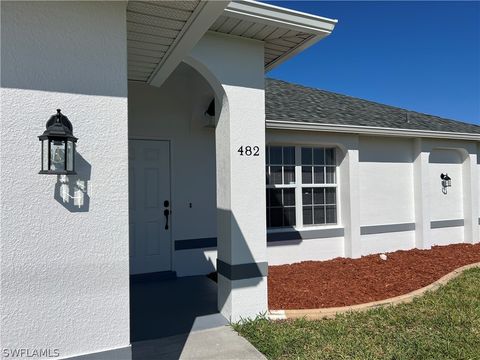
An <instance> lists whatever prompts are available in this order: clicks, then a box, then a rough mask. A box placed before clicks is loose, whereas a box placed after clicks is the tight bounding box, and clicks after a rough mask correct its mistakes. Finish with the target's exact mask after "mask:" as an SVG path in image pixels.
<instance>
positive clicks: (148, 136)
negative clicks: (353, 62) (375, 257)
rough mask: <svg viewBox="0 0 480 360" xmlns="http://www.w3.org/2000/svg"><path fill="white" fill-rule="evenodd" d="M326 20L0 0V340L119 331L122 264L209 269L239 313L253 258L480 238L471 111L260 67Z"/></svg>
mask: <svg viewBox="0 0 480 360" xmlns="http://www.w3.org/2000/svg"><path fill="white" fill-rule="evenodd" d="M336 22H337V21H336V20H332V19H328V18H324V17H319V16H315V15H311V14H306V13H300V12H297V11H292V10H289V9H285V8H281V7H276V6H271V5H266V4H263V3H257V2H254V1H239V2H236V1H235V2H230V1H224V0H222V1H177V2H168V1H152V2H137V1H128V2H127V1H105V2H84V1H66V2H37V1H32V2H23V1H11V2H10V1H2V2H1V75H2V76H1V118H2V126H1V157H0V160H1V162H0V166H1V176H0V180H1V186H0V204H1V230H0V231H1V233H0V234H1V235H0V236H1V238H0V240H1V272H0V274H1V302H0V309H1V330H0V331H1V337H0V338H1V348H2V349H18V348H37V349H59V352H60V356H61V357H72V356H78V355H81V354H94V353H97V352H101V351H105V350H109V349H120V348H127V347H128V346H129V345H130V330H129V324H130V318H129V306H130V294H129V282H130V277H131V276H133V277H135V276H136V277H142V276H144V277H149V276H150V277H155V276H156V274H164V273H165V272H168V273H176V276H179V277H183V276H189V275H198V274H208V273H210V272H212V271H217V272H218V309H219V311H220V312H221V313H222V314H223V315H224V316H225V317H227V318H229V319H232V320H238V319H240V318H241V317H248V316H255V315H256V314H259V313H263V312H265V311H267V275H268V272H267V269H268V264H271V265H277V264H287V263H293V262H299V261H303V260H324V259H332V258H335V257H350V258H358V257H360V256H362V255H366V254H373V253H381V252H388V251H395V250H398V249H411V248H420V249H428V248H430V247H431V246H432V245H444V244H451V243H463V242H465V243H477V242H479V241H480V239H479V200H480V199H479V198H480V191H479V190H480V189H479V188H480V184H479V175H478V174H479V169H480V166H479V160H478V159H479V154H480V127H479V126H476V125H469V124H465V123H461V122H457V121H453V120H447V119H442V118H439V117H436V116H430V115H425V114H420V113H416V112H413V111H407V110H402V109H398V108H394V107H390V106H386V105H381V104H377V103H373V102H370V101H365V100H361V99H356V98H352V97H348V96H344V95H339V94H334V93H330V92H327V91H322V90H316V89H311V88H307V87H303V86H300V85H295V84H290V83H287V82H284V81H279V80H274V79H265V72H266V71H268V70H270V69H272V68H274V67H275V66H277V65H278V64H280V63H281V62H283V61H285V60H287V59H289V58H291V57H292V56H295V54H297V53H299V52H301V51H303V50H305V49H306V48H308V47H310V46H313V45H314V44H315V43H317V42H318V41H320V40H322V39H323V38H324V37H326V36H328V35H329V34H330V33H331V32H332V31H333V30H334V27H335V24H336ZM332 40H333V39H332ZM323 71H328V70H323ZM56 109H61V111H58V112H56ZM47 121H48V124H47V126H46V123H47ZM39 138H40V140H41V141H39ZM39 171H40V174H39ZM51 175H54V176H51ZM165 296H168V294H165ZM160 325H161V324H160ZM160 325H159V326H160ZM7 355H8V352H7V353H5V352H3V353H2V358H5V357H6V356H7Z"/></svg>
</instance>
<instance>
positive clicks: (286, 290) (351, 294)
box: [268, 244, 480, 310]
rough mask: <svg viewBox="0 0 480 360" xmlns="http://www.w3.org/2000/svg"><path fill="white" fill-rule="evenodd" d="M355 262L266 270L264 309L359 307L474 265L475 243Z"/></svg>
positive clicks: (479, 249) (478, 251) (479, 258)
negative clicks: (266, 305) (384, 258)
mask: <svg viewBox="0 0 480 360" xmlns="http://www.w3.org/2000/svg"><path fill="white" fill-rule="evenodd" d="M387 256H388V259H387V260H386V261H384V260H381V259H380V257H379V255H378V254H377V255H369V256H364V257H362V258H360V259H345V258H337V259H333V260H328V261H305V262H301V263H296V264H290V265H281V266H270V267H269V269H268V305H269V308H270V309H273V310H280V309H315V308H326V307H335V306H347V305H355V304H363V303H367V302H371V301H377V300H384V299H388V298H391V297H394V296H398V295H403V294H407V293H409V292H411V291H413V290H417V289H420V288H422V287H424V286H427V285H429V284H431V283H433V282H434V281H436V280H438V279H439V278H441V277H442V276H444V275H446V274H448V273H450V272H452V271H453V270H455V269H457V268H459V267H461V266H464V265H468V264H472V263H475V262H480V244H475V245H470V244H456V245H448V246H434V247H432V249H431V250H418V249H414V250H408V251H396V252H394V253H388V254H387Z"/></svg>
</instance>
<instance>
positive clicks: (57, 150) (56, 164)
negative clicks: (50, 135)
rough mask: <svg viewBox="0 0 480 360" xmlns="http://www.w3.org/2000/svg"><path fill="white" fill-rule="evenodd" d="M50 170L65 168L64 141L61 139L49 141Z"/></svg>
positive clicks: (62, 169)
mask: <svg viewBox="0 0 480 360" xmlns="http://www.w3.org/2000/svg"><path fill="white" fill-rule="evenodd" d="M50 170H53V171H64V170H65V142H64V141H63V140H51V141H50Z"/></svg>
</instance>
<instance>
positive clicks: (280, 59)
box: [265, 34, 329, 72]
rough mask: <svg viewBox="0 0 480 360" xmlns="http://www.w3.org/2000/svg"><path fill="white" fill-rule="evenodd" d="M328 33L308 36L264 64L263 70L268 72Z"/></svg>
mask: <svg viewBox="0 0 480 360" xmlns="http://www.w3.org/2000/svg"><path fill="white" fill-rule="evenodd" d="M328 35H329V34H323V35H315V36H312V37H311V38H309V39H308V40H305V41H302V42H301V43H300V44H298V46H296V47H293V48H292V49H291V50H290V51H287V52H285V53H284V54H283V55H282V56H280V57H278V58H276V59H275V60H273V61H272V62H270V63H268V64H267V65H266V66H265V72H268V71H270V70H272V69H273V68H274V67H276V66H278V65H280V64H281V63H283V62H284V61H287V60H288V59H290V58H292V57H294V56H295V55H297V54H298V53H300V52H302V51H303V50H305V49H307V48H309V47H310V46H312V45H314V44H315V43H317V42H318V41H320V40H322V39H323V38H324V37H326V36H328Z"/></svg>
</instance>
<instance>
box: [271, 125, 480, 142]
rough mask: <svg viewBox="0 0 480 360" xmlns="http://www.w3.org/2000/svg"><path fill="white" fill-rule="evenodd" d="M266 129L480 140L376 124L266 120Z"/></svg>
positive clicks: (479, 136) (478, 136) (479, 137)
mask: <svg viewBox="0 0 480 360" xmlns="http://www.w3.org/2000/svg"><path fill="white" fill-rule="evenodd" d="M266 127H267V129H279V130H300V131H323V132H337V133H356V134H363V135H379V136H397V137H410V138H411V137H422V138H437V139H455V140H473V141H480V134H474V133H459V132H448V131H433V130H417V129H397V128H383V127H376V126H359V125H339V124H320V123H308V122H298V121H284V120H266Z"/></svg>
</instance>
